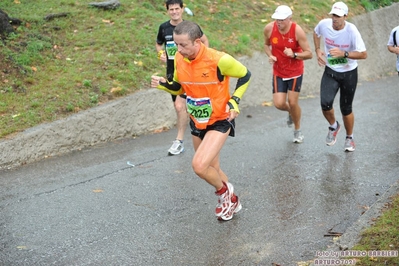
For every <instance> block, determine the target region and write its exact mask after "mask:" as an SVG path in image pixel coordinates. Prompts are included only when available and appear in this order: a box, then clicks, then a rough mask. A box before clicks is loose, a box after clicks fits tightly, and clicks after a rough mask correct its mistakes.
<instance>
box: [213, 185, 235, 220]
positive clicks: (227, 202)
mask: <svg viewBox="0 0 399 266" xmlns="http://www.w3.org/2000/svg"><path fill="white" fill-rule="evenodd" d="M223 184H224V185H225V186H226V188H227V189H226V191H225V192H224V193H223V194H221V195H218V194H216V195H217V196H218V197H219V199H218V204H217V205H216V209H215V214H216V217H221V216H223V215H225V214H226V213H227V212H228V211H229V210H230V208H231V205H232V202H231V197H232V196H233V192H234V187H233V185H232V184H230V183H229V182H227V183H225V182H223Z"/></svg>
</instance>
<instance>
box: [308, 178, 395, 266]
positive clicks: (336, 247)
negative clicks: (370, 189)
mask: <svg viewBox="0 0 399 266" xmlns="http://www.w3.org/2000/svg"><path fill="white" fill-rule="evenodd" d="M398 194H399V181H397V182H396V183H394V184H393V185H391V187H389V189H387V190H386V191H385V193H384V194H383V195H382V196H381V197H380V198H379V199H378V200H377V201H376V202H375V203H374V204H373V205H371V206H370V208H369V209H368V210H367V211H366V212H364V213H363V215H361V216H360V218H359V219H358V220H357V221H356V222H355V223H353V224H352V225H351V226H350V227H349V228H348V229H347V230H346V232H345V233H344V234H343V235H342V236H340V237H339V238H338V240H337V241H335V242H334V244H333V245H332V246H330V247H329V248H327V249H326V250H323V251H325V254H328V253H329V254H334V252H340V251H345V250H350V249H351V248H353V247H354V246H355V245H356V244H357V243H358V242H359V240H360V239H361V233H362V232H363V231H364V230H365V229H366V228H368V227H369V226H370V225H372V224H373V220H374V219H376V218H378V217H379V216H380V215H381V212H382V210H383V209H384V207H385V205H386V204H387V203H388V202H390V201H391V198H392V197H393V196H395V195H398ZM315 259H338V258H337V257H335V256H326V257H320V258H315ZM307 265H309V266H314V265H315V263H314V262H311V263H310V264H307ZM318 265H320V264H318ZM341 265H342V264H341Z"/></svg>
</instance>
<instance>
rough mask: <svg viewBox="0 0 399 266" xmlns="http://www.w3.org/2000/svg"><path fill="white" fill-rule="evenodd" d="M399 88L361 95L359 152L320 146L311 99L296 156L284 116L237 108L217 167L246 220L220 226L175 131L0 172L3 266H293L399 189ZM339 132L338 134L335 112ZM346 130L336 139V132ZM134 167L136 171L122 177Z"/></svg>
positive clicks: (387, 86) (370, 87)
mask: <svg viewBox="0 0 399 266" xmlns="http://www.w3.org/2000/svg"><path fill="white" fill-rule="evenodd" d="M398 81H399V80H398V77H397V76H394V77H388V78H383V79H380V80H376V81H371V82H361V83H359V86H358V90H357V92H356V96H355V101H354V114H355V119H356V120H355V130H354V134H355V135H354V137H355V141H356V145H357V146H356V151H355V152H353V153H345V152H344V149H343V146H344V138H345V131H344V130H341V132H340V133H339V135H338V140H337V143H336V144H335V145H334V146H332V147H328V146H326V145H325V137H326V134H327V127H328V125H327V122H326V121H325V119H324V117H323V116H322V114H321V111H320V107H319V97H318V96H316V97H314V98H307V99H301V100H300V104H301V107H302V132H303V134H304V135H305V141H304V143H303V144H299V145H298V144H293V143H292V138H293V131H292V128H288V127H287V125H286V113H284V112H281V111H278V110H276V109H275V108H274V107H264V106H258V107H249V108H244V109H243V110H242V112H241V115H240V116H239V118H237V129H236V137H234V138H229V139H228V140H227V142H226V144H225V147H224V148H223V150H222V155H221V165H222V169H223V170H224V171H225V172H226V173H227V175H228V176H229V178H230V182H231V183H232V184H233V185H234V188H235V191H236V192H237V194H238V195H239V196H240V198H241V201H242V205H243V209H242V211H241V212H240V213H239V214H237V215H236V216H235V217H234V218H233V220H231V221H229V222H218V221H217V220H216V218H215V216H214V208H215V205H216V201H217V198H216V196H215V195H214V191H213V189H212V187H210V186H209V185H208V184H206V183H205V182H204V181H203V180H201V179H199V178H198V177H196V176H195V174H194V173H193V171H192V169H191V158H192V156H193V148H192V144H191V139H190V136H189V131H188V130H187V133H186V141H185V146H186V151H185V152H184V153H183V154H182V155H179V156H167V149H168V148H169V146H170V145H171V143H172V140H173V138H174V137H175V135H176V129H172V130H170V131H168V132H162V133H158V134H149V135H145V136H140V137H137V138H131V139H124V140H119V141H114V142H112V143H108V144H105V145H101V146H95V147H92V148H90V149H85V150H82V151H78V152H73V153H70V154H68V155H65V156H60V157H55V158H49V159H47V160H43V161H40V162H38V163H34V164H30V165H26V166H23V167H19V168H16V169H13V170H7V171H5V170H3V171H1V172H0V213H1V215H0V230H1V231H0V265H164V266H168V265H210V266H211V265H212V266H213V265H271V263H277V264H280V265H296V262H298V261H309V260H312V259H313V258H314V257H315V254H316V252H317V251H321V250H325V249H326V248H327V247H328V246H329V245H331V244H332V237H326V236H325V235H326V234H328V232H341V233H345V231H346V229H347V228H349V227H350V226H351V225H352V224H353V223H354V222H356V221H357V220H358V219H359V217H361V215H362V214H363V213H364V212H365V211H366V210H367V209H368V208H369V207H370V206H372V205H373V204H374V203H375V202H376V201H377V200H378V199H379V198H380V197H381V196H382V195H383V194H384V193H385V192H386V191H387V189H388V188H389V187H390V186H391V185H392V184H394V183H395V182H396V181H397V180H398V174H397V173H398V172H399V131H398V130H397V125H398V124H399V116H398V111H399V107H398V103H397V102H398V99H399V90H398V85H397V84H398ZM335 109H336V115H337V118H338V121H339V122H340V123H341V124H343V123H342V118H341V116H340V114H339V107H338V106H337V101H336V103H335ZM342 129H343V128H342ZM128 161H130V162H131V163H132V164H134V165H135V166H134V167H132V166H129V165H128V164H127V162H128Z"/></svg>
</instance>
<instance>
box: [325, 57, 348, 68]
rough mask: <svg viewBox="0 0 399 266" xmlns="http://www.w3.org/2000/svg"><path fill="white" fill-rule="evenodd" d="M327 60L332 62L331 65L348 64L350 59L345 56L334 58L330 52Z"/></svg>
mask: <svg viewBox="0 0 399 266" xmlns="http://www.w3.org/2000/svg"><path fill="white" fill-rule="evenodd" d="M327 60H328V63H329V64H330V66H336V65H346V64H348V59H347V58H344V57H340V58H332V57H331V55H330V54H328V56H327Z"/></svg>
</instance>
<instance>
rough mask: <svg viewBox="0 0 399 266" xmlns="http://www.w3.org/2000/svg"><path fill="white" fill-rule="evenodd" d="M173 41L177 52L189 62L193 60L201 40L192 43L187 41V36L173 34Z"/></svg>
mask: <svg viewBox="0 0 399 266" xmlns="http://www.w3.org/2000/svg"><path fill="white" fill-rule="evenodd" d="M173 40H174V41H175V43H176V45H177V51H178V52H179V53H180V54H181V55H182V56H184V57H185V58H188V59H190V60H193V59H195V57H196V56H197V54H198V52H199V50H200V48H201V40H200V39H197V40H195V41H194V42H192V41H191V40H190V39H189V37H188V34H180V35H178V34H173Z"/></svg>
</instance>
